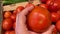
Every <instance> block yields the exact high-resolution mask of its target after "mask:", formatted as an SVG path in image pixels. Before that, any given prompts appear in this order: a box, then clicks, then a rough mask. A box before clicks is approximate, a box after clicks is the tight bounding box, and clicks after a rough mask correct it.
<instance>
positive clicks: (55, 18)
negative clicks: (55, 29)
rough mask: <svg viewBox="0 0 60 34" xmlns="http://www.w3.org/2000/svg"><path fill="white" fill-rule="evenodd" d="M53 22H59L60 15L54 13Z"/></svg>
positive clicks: (52, 15) (52, 14)
mask: <svg viewBox="0 0 60 34" xmlns="http://www.w3.org/2000/svg"><path fill="white" fill-rule="evenodd" d="M51 17H52V22H57V21H58V20H59V14H57V13H55V12H52V13H51Z"/></svg>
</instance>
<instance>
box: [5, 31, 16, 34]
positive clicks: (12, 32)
mask: <svg viewBox="0 0 60 34" xmlns="http://www.w3.org/2000/svg"><path fill="white" fill-rule="evenodd" d="M5 34H15V31H6V32H5Z"/></svg>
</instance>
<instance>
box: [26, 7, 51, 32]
mask: <svg viewBox="0 0 60 34" xmlns="http://www.w3.org/2000/svg"><path fill="white" fill-rule="evenodd" d="M27 24H28V26H29V27H30V29H31V30H33V31H35V32H44V31H46V30H47V29H48V27H49V26H50V25H51V14H50V12H49V11H48V10H47V9H45V8H42V7H38V6H37V7H35V8H34V9H33V10H32V11H31V13H30V14H29V15H28V23H27Z"/></svg>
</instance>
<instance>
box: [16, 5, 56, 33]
mask: <svg viewBox="0 0 60 34" xmlns="http://www.w3.org/2000/svg"><path fill="white" fill-rule="evenodd" d="M33 8H34V7H33V6H30V7H27V8H25V9H24V10H23V11H21V12H20V13H18V14H17V17H16V29H15V32H16V34H52V31H53V29H54V27H55V26H54V25H51V26H50V27H49V29H48V30H47V31H46V32H43V33H35V32H32V31H29V30H28V29H27V27H26V24H25V23H26V15H27V14H28V12H29V11H30V10H32V9H33Z"/></svg>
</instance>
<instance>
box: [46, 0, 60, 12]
mask: <svg viewBox="0 0 60 34" xmlns="http://www.w3.org/2000/svg"><path fill="white" fill-rule="evenodd" d="M46 4H47V5H48V9H49V10H50V11H51V12H52V11H54V12H56V11H57V10H59V9H60V1H58V0H48V1H47V2H46Z"/></svg>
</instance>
